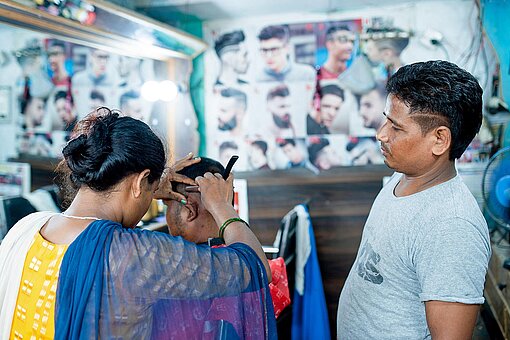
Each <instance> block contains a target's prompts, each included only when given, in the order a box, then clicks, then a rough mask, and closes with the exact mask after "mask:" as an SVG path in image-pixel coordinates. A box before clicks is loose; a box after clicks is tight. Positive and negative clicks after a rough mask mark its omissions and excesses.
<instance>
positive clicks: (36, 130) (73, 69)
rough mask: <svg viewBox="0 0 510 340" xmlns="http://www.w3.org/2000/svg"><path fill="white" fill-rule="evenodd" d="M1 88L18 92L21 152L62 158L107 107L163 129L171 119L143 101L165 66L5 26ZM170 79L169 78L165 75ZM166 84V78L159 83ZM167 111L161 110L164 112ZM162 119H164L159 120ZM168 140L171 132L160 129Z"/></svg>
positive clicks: (14, 101) (16, 120)
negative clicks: (91, 117)
mask: <svg viewBox="0 0 510 340" xmlns="http://www.w3.org/2000/svg"><path fill="white" fill-rule="evenodd" d="M2 30H3V31H6V30H9V32H8V34H7V33H6V32H3V31H2V36H3V37H5V38H6V41H5V45H4V46H2V49H5V51H4V50H2V52H3V53H2V55H5V56H6V59H5V61H6V62H5V63H4V64H2V65H0V67H1V68H2V80H1V85H2V86H5V87H7V88H10V89H12V91H10V92H11V93H12V98H10V102H11V103H12V108H13V111H14V113H15V114H14V115H13V116H14V119H13V121H12V122H10V123H12V124H13V125H14V126H15V127H16V130H17V131H16V151H17V153H18V154H22V155H32V156H42V157H61V152H62V148H63V147H64V146H65V144H66V143H67V141H68V140H69V139H70V136H71V135H72V131H73V129H74V127H75V125H76V123H77V122H78V120H80V119H81V118H83V117H85V116H86V115H87V114H89V113H91V112H92V111H94V110H95V109H96V108H98V107H101V106H107V107H109V108H112V109H119V110H120V112H121V114H122V115H125V116H129V117H133V118H136V119H140V120H143V121H144V122H146V123H148V124H150V125H151V126H152V127H155V128H156V129H158V125H159V128H160V127H161V125H163V126H165V127H166V122H161V121H159V120H160V119H159V118H160V117H164V116H166V112H165V111H164V108H163V111H164V112H163V113H160V112H157V111H158V110H157V109H155V108H154V107H153V104H152V103H151V102H148V101H146V100H144V99H143V98H142V96H141V91H140V90H141V87H142V84H143V83H144V82H146V81H148V80H155V72H154V68H155V67H157V66H159V67H160V66H161V65H159V64H161V62H158V61H154V60H150V59H137V58H132V57H127V56H121V55H117V54H113V53H111V52H107V51H103V50H100V49H94V48H90V47H85V46H81V45H77V44H73V43H70V42H66V41H62V40H59V39H55V38H53V37H51V36H48V35H44V34H39V33H36V32H31V31H28V30H23V29H18V28H11V27H4V28H2ZM164 74H166V73H164ZM158 80H163V79H158ZM159 110H161V108H160V109H159ZM158 119H159V120H158ZM159 130H160V131H158V132H159V134H160V135H161V136H162V137H164V133H165V131H166V128H165V129H159Z"/></svg>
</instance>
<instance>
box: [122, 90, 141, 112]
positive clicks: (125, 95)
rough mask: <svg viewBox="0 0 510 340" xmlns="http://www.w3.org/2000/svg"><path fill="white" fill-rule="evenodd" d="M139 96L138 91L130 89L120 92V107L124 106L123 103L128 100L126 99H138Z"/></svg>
mask: <svg viewBox="0 0 510 340" xmlns="http://www.w3.org/2000/svg"><path fill="white" fill-rule="evenodd" d="M139 98H140V92H138V91H135V90H131V91H128V92H125V93H123V94H122V96H120V100H119V102H120V107H121V108H122V107H124V105H126V103H127V102H128V100H132V99H139Z"/></svg>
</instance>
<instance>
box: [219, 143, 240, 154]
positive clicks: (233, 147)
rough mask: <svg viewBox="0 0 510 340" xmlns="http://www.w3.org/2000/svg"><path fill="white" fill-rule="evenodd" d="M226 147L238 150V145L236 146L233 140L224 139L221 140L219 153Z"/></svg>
mask: <svg viewBox="0 0 510 340" xmlns="http://www.w3.org/2000/svg"><path fill="white" fill-rule="evenodd" d="M227 149H234V150H238V149H239V147H238V146H237V144H236V143H235V142H232V141H226V142H223V143H221V144H220V153H221V152H223V151H225V150H227Z"/></svg>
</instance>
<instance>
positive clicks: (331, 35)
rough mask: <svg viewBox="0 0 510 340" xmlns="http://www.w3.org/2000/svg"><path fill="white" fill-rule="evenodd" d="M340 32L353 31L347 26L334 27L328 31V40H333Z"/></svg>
mask: <svg viewBox="0 0 510 340" xmlns="http://www.w3.org/2000/svg"><path fill="white" fill-rule="evenodd" d="M339 31H349V32H350V31H351V30H350V29H349V27H347V25H338V26H336V25H333V26H331V27H330V28H328V30H327V31H326V39H327V40H331V39H333V34H334V33H336V32H339Z"/></svg>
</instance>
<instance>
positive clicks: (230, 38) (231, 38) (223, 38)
mask: <svg viewBox="0 0 510 340" xmlns="http://www.w3.org/2000/svg"><path fill="white" fill-rule="evenodd" d="M244 39H245V36H244V32H243V31H241V30H238V31H233V32H229V33H225V34H222V35H220V36H219V37H218V39H217V40H216V41H215V42H214V50H215V51H216V54H217V55H218V57H220V56H221V51H222V50H223V49H224V48H225V47H227V46H235V45H239V44H240V43H241V42H243V41H244Z"/></svg>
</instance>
